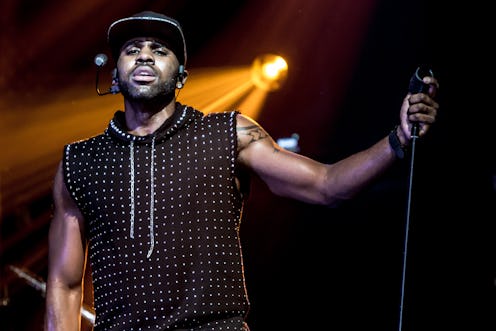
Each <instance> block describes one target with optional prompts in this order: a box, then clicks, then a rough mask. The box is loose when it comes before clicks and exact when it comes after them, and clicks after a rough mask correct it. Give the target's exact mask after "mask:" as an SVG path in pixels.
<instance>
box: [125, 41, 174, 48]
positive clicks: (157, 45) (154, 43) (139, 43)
mask: <svg viewBox="0 0 496 331" xmlns="http://www.w3.org/2000/svg"><path fill="white" fill-rule="evenodd" d="M146 42H151V47H152V48H161V47H164V48H167V49H168V47H167V45H166V44H164V43H163V42H161V41H159V40H156V39H133V40H130V41H128V42H126V43H125V44H124V45H123V46H122V49H124V48H127V47H129V46H139V47H142V46H143V44H144V43H146Z"/></svg>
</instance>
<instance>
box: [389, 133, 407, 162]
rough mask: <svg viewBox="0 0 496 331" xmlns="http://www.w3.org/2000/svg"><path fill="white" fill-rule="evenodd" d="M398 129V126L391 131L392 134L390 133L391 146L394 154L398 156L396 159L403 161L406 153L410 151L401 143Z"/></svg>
mask: <svg viewBox="0 0 496 331" xmlns="http://www.w3.org/2000/svg"><path fill="white" fill-rule="evenodd" d="M397 128H398V125H396V126H395V127H394V129H393V130H391V132H390V133H389V144H390V145H391V148H392V149H393V151H394V154H396V157H397V158H398V159H403V158H405V153H406V152H407V150H408V149H407V147H406V146H405V145H403V144H402V143H401V141H400V138H398V133H397Z"/></svg>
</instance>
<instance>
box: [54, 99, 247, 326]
mask: <svg viewBox="0 0 496 331" xmlns="http://www.w3.org/2000/svg"><path fill="white" fill-rule="evenodd" d="M236 114H237V112H236V111H232V112H224V113H215V114H208V115H205V114H203V113H202V112H200V111H198V110H195V109H193V108H191V107H187V106H184V105H181V104H180V103H176V110H175V112H174V114H173V116H171V117H170V118H169V119H168V120H167V121H166V123H164V124H163V125H162V126H161V127H160V128H159V129H158V130H157V131H156V132H155V133H153V134H150V135H147V136H134V135H131V134H129V133H127V132H126V130H125V128H126V126H125V121H124V112H122V111H117V112H116V113H115V115H114V118H113V119H112V120H111V121H110V124H109V125H108V127H107V129H106V130H105V132H104V133H102V134H100V135H97V136H94V137H91V138H88V139H85V140H81V141H77V142H74V143H71V144H68V145H66V146H65V147H64V157H63V171H64V180H65V184H66V186H67V188H68V190H69V192H70V194H71V196H72V198H73V199H74V200H75V202H76V204H77V205H78V207H79V208H80V210H81V211H82V213H83V215H84V217H85V229H86V230H85V231H86V234H87V238H88V240H89V242H88V259H89V263H90V266H91V271H92V279H93V288H94V303H95V312H96V321H95V326H94V330H95V331H99V330H105V331H110V330H244V326H243V325H244V322H243V320H244V318H245V317H246V314H247V313H248V309H249V301H248V296H247V292H246V288H245V279H244V270H243V260H242V252H241V245H240V239H239V228H240V224H241V215H242V207H243V198H242V195H241V193H240V192H239V190H238V189H237V188H236V184H235V174H236V162H235V160H236V157H237V140H236V139H237V137H236ZM245 327H246V326H245Z"/></svg>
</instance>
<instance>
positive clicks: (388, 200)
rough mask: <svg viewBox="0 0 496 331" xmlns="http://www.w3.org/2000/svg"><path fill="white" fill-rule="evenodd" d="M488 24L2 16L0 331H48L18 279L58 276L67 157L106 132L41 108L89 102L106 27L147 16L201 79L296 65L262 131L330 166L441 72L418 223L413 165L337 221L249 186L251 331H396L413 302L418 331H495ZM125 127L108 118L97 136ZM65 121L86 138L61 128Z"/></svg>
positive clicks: (358, 10) (481, 13) (51, 6)
mask: <svg viewBox="0 0 496 331" xmlns="http://www.w3.org/2000/svg"><path fill="white" fill-rule="evenodd" d="M488 7H489V5H486V4H485V3H483V2H480V3H479V2H477V1H472V2H469V3H463V4H459V5H455V4H453V3H451V2H443V1H427V0H422V1H411V0H408V1H395V0H376V1H372V0H363V1H353V2H352V3H348V2H347V1H344V0H342V1H316V0H313V1H305V2H302V1H292V0H288V1H282V0H280V1H261V0H260V1H259V0H253V1H248V0H246V1H135V2H132V1H121V2H119V3H117V2H105V1H97V0H94V1H85V2H73V3H70V2H62V1H57V0H50V1H40V2H36V3H32V2H31V1H13V0H6V1H4V2H2V4H1V5H0V9H2V11H1V13H2V14H1V24H2V36H1V39H0V40H1V42H2V44H1V45H2V50H3V56H2V57H1V60H0V61H1V62H0V64H1V69H2V72H1V75H2V77H1V80H0V84H1V91H2V92H1V93H2V101H1V104H0V105H1V107H2V108H1V109H0V112H1V116H2V118H3V119H2V123H1V124H0V125H1V132H2V139H1V140H2V145H1V147H2V149H3V151H4V152H3V156H2V158H1V166H2V169H1V170H2V173H1V175H2V177H1V181H0V184H1V189H2V191H1V198H2V204H1V207H2V210H1V211H2V219H1V224H0V225H1V233H0V235H1V242H0V244H1V246H0V247H1V249H2V257H1V260H0V263H1V268H2V270H1V272H2V273H1V274H0V275H1V285H2V289H1V291H2V292H1V294H2V296H1V297H2V306H0V316H1V322H0V323H1V325H0V328H1V329H2V330H6V331H7V330H41V329H42V319H43V312H44V301H43V297H42V295H41V293H40V291H38V290H36V289H35V288H33V286H29V285H28V284H27V283H26V282H25V281H23V280H22V279H19V277H17V276H16V275H14V274H13V273H12V271H11V270H10V269H9V268H8V266H9V265H17V266H19V267H23V268H27V269H28V270H30V271H32V272H33V273H34V274H36V275H38V276H39V277H40V279H41V280H42V279H44V278H45V277H46V272H47V270H46V253H47V251H46V244H47V242H46V235H47V229H48V224H49V220H50V210H51V197H50V186H51V179H52V177H53V173H54V172H55V166H56V163H57V161H58V159H59V158H60V153H61V151H62V146H63V145H64V144H65V143H67V142H70V141H72V140H76V139H80V138H84V137H86V136H87V135H90V134H94V133H97V132H99V131H95V132H91V130H87V129H85V127H86V125H90V124H91V123H85V122H84V121H83V122H81V121H78V117H77V116H78V115H79V114H77V113H75V112H74V111H73V112H71V108H70V107H67V108H66V109H63V111H62V110H57V111H54V112H47V107H45V108H43V105H46V104H48V105H49V104H54V103H55V102H57V101H58V100H59V99H61V101H67V98H68V99H69V101H70V100H71V99H70V94H64V95H62V94H61V93H60V91H62V90H65V89H66V88H67V87H71V86H74V87H78V88H79V87H81V88H82V89H81V90H80V92H75V93H74V100H76V99H77V97H78V95H80V94H81V95H90V94H91V95H94V94H95V93H94V73H95V68H94V64H93V57H94V55H95V54H96V53H99V52H101V51H102V50H104V49H105V32H106V29H107V27H108V25H109V24H110V23H111V22H112V21H114V20H115V19H117V18H121V17H124V16H129V15H131V14H133V13H135V12H138V11H141V10H145V9H151V10H156V11H161V12H163V13H165V14H168V15H171V16H173V17H176V18H177V19H178V20H179V21H180V22H181V23H182V26H183V30H184V33H185V35H186V40H187V45H188V56H189V62H188V63H189V64H188V67H189V70H190V74H191V77H194V76H193V75H194V72H195V68H205V67H223V66H230V65H242V64H247V63H250V62H251V61H252V60H253V58H254V57H256V56H257V55H258V54H261V53H264V52H276V53H279V54H281V55H283V56H284V57H285V58H287V59H288V60H289V61H288V62H289V63H290V69H289V75H288V80H287V82H286V84H285V85H284V86H283V88H282V89H281V90H279V91H276V92H274V93H272V94H271V95H270V96H269V98H268V99H267V101H266V103H265V105H264V108H263V111H262V113H261V114H260V116H259V117H258V118H257V121H258V122H260V123H261V124H262V125H263V126H264V127H265V129H267V131H268V132H269V133H271V135H272V136H273V137H274V138H278V137H286V136H289V135H291V134H292V133H295V132H296V133H298V134H299V135H300V142H299V143H300V148H301V151H300V153H302V154H305V155H308V156H310V157H312V158H315V159H317V160H319V161H323V162H334V161H336V160H339V159H340V158H342V157H344V156H346V155H349V154H351V153H353V152H356V151H358V150H360V149H362V148H366V147H368V146H370V145H371V144H372V143H374V142H375V141H377V140H379V139H380V138H382V137H384V136H385V135H387V133H388V132H389V131H390V130H391V129H392V127H393V126H394V125H395V124H396V123H397V116H398V111H399V106H400V104H401V100H402V98H403V97H404V94H405V93H406V88H407V86H408V80H409V78H410V76H411V75H412V74H413V72H414V70H415V68H416V67H417V66H418V65H421V64H426V65H428V66H430V67H431V68H432V69H433V71H434V73H435V75H436V77H437V78H438V79H439V81H440V84H441V88H440V90H439V94H438V101H439V102H440V103H441V108H440V112H439V116H438V122H437V123H436V125H435V126H434V127H433V129H432V131H430V133H429V135H428V136H426V137H425V138H422V139H421V140H419V141H418V144H417V148H416V153H415V155H414V156H415V158H414V161H415V162H414V166H413V169H414V171H413V184H412V187H411V188H412V195H411V198H412V200H411V209H410V213H409V214H408V215H407V210H408V209H407V202H408V190H409V180H408V179H409V174H410V166H411V163H410V162H409V161H410V160H406V161H404V162H398V164H397V166H396V167H395V168H393V169H391V171H390V172H388V173H387V174H386V175H385V176H384V177H383V178H381V179H380V180H379V181H377V182H376V183H374V185H372V186H371V187H370V188H369V189H367V190H365V191H364V192H362V193H361V194H360V195H359V196H358V197H357V198H356V199H354V200H352V201H349V202H347V203H345V204H344V205H342V206H340V207H339V208H337V209H329V208H325V207H320V206H312V205H308V204H304V203H300V202H296V201H290V200H286V199H282V198H277V197H275V196H273V195H272V194H271V193H270V192H269V191H268V190H267V189H266V187H265V186H264V185H263V184H262V183H261V182H260V181H259V180H257V179H256V178H255V179H254V181H253V183H252V188H251V189H252V192H251V195H250V197H249V200H248V204H247V207H246V210H245V220H244V223H243V225H242V227H241V235H242V244H243V249H244V250H243V254H244V257H245V269H246V270H245V271H246V278H247V284H248V293H249V296H250V299H251V303H252V309H251V311H250V314H249V317H248V322H249V324H250V327H251V329H252V331H265V330H287V329H291V330H361V329H365V328H368V329H374V330H397V329H398V325H399V318H400V303H401V301H402V295H404V296H403V300H404V301H403V302H404V305H403V310H402V318H403V319H402V325H403V330H405V331H410V330H434V329H435V330H448V329H453V328H457V329H463V330H495V327H496V323H495V318H494V317H495V312H496V310H495V309H496V301H495V300H496V297H495V287H494V286H495V285H494V281H495V278H494V277H495V269H496V268H495V253H496V251H495V249H494V248H495V247H494V236H495V224H494V223H495V220H496V219H495V214H494V208H495V199H494V198H495V179H494V178H495V174H496V164H495V161H494V154H495V148H494V146H495V145H494V143H495V139H494V133H495V130H494V112H495V110H494V105H493V102H492V99H493V96H494V78H493V77H494V70H493V69H494V68H493V61H494V60H493V59H494V53H493V52H492V50H491V49H492V46H491V44H493V43H494V36H493V34H494V31H495V30H494V23H493V22H494V18H493V17H491V12H490V11H489V9H488ZM279 11H280V12H281V16H278V15H277V13H278V12H279ZM186 89H187V85H186ZM109 98H112V97H109ZM102 100H103V99H98V102H100V101H102ZM107 100H108V99H107ZM102 102H106V101H102ZM66 104H67V103H66ZM69 104H70V103H69ZM113 111H114V108H109V109H107V113H106V114H102V115H101V116H102V118H103V120H101V121H100V120H99V121H98V122H99V123H100V122H101V125H102V128H104V127H105V126H106V124H107V123H108V120H109V119H110V114H111V113H113ZM62 118H64V119H65V118H67V121H74V122H75V123H77V124H73V126H62V125H61V126H57V125H53V123H55V124H57V123H59V122H57V121H59V120H61V119H62ZM30 123H34V124H30ZM69 123H72V122H69ZM50 125H52V127H50ZM40 126H41V127H50V129H49V131H43V130H42V129H40ZM37 130H39V132H38V131H37ZM24 137H27V138H24ZM30 155H36V157H32V158H29V156H30ZM407 219H409V232H408V236H406V231H405V230H406V224H407V222H406V220H407ZM406 239H408V242H407V245H405V241H406ZM405 247H407V248H408V250H407V251H405ZM405 253H407V254H405ZM405 256H406V262H407V263H406V278H403V275H402V269H403V263H404V258H405ZM403 279H405V288H404V289H405V291H404V293H402V292H401V289H402V280H403Z"/></svg>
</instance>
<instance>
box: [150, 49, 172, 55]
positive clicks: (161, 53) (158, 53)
mask: <svg viewBox="0 0 496 331" xmlns="http://www.w3.org/2000/svg"><path fill="white" fill-rule="evenodd" d="M153 52H154V53H155V54H157V55H159V56H167V55H168V54H169V50H167V49H166V48H163V47H160V48H156V49H154V50H153Z"/></svg>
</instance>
